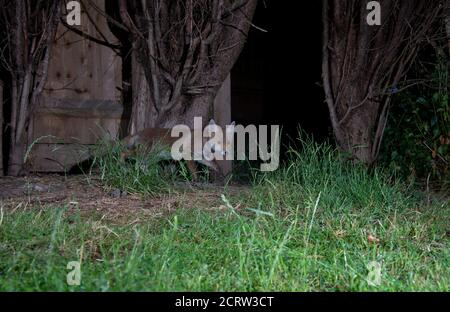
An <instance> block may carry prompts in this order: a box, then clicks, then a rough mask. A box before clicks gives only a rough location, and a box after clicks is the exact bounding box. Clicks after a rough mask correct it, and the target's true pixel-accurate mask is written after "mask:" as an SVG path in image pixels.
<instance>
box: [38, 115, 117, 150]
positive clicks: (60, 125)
mask: <svg viewBox="0 0 450 312" xmlns="http://www.w3.org/2000/svg"><path fill="white" fill-rule="evenodd" d="M118 132H119V120H117V119H111V118H79V117H65V116H59V115H40V116H38V117H37V118H35V120H34V136H33V141H36V140H38V141H39V142H40V143H77V144H96V143H97V142H98V141H99V140H101V139H103V138H110V139H115V138H116V137H117V134H118Z"/></svg>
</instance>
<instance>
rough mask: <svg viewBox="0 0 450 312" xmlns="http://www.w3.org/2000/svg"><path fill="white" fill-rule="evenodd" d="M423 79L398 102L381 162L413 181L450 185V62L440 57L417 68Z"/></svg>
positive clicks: (440, 185) (387, 130) (393, 111)
mask: <svg viewBox="0 0 450 312" xmlns="http://www.w3.org/2000/svg"><path fill="white" fill-rule="evenodd" d="M419 65H420V66H419ZM417 67H419V68H418V69H416V72H417V73H416V75H417V76H419V77H423V78H422V79H420V80H419V81H418V82H416V84H414V85H413V86H412V87H410V88H408V89H406V90H404V91H403V92H401V93H399V94H398V96H397V97H396V99H395V102H394V105H393V106H392V111H391V114H390V120H389V122H388V127H387V129H386V136H385V143H384V147H383V151H382V153H381V157H380V158H381V159H380V163H381V164H382V165H384V166H387V167H388V168H389V169H390V170H392V171H394V172H396V173H397V174H398V175H399V176H401V177H403V178H409V179H410V180H411V181H416V182H422V184H423V182H425V181H427V180H428V182H429V181H432V182H437V183H434V184H435V185H436V184H437V185H438V186H439V188H441V189H447V190H448V188H449V186H450V106H449V98H450V97H449V94H450V76H449V69H450V63H449V61H448V58H447V57H444V55H438V56H437V57H435V59H434V60H433V61H432V62H430V63H423V62H422V63H420V64H418V65H417Z"/></svg>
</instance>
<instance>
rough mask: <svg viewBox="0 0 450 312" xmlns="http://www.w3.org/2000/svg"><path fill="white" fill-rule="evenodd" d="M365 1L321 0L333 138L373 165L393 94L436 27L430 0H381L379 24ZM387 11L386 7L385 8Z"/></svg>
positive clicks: (324, 66)
mask: <svg viewBox="0 0 450 312" xmlns="http://www.w3.org/2000/svg"><path fill="white" fill-rule="evenodd" d="M366 4H367V1H357V0H324V1H323V23H324V30H323V35H324V38H323V64H322V72H323V82H324V91H325V96H326V102H327V105H328V109H329V113H330V119H331V122H332V127H333V132H334V135H335V138H336V141H337V143H338V145H339V147H340V148H341V150H343V151H344V152H346V153H348V154H349V155H351V159H354V160H357V161H361V162H364V163H366V164H368V165H372V164H373V163H374V162H375V161H376V159H377V157H378V153H379V150H380V147H381V141H382V138H383V134H384V129H385V126H386V122H387V117H388V113H389V105H390V102H391V98H392V94H394V93H396V92H397V90H398V89H400V88H401V86H399V84H400V83H401V79H402V78H403V77H404V76H405V74H406V72H407V70H408V68H409V65H410V64H411V62H412V61H413V59H414V58H415V56H416V54H417V50H418V48H419V46H420V44H421V43H422V42H424V41H425V40H424V38H425V37H426V36H427V35H428V33H429V32H430V31H431V30H432V29H433V28H434V26H435V22H436V21H437V20H438V18H439V13H440V10H441V8H440V7H439V5H436V3H435V1H434V0H409V1H400V0H385V1H382V2H381V16H382V25H381V26H370V25H368V23H367V16H368V14H369V13H370V12H369V11H368V10H367V9H366ZM388 12H389V13H388Z"/></svg>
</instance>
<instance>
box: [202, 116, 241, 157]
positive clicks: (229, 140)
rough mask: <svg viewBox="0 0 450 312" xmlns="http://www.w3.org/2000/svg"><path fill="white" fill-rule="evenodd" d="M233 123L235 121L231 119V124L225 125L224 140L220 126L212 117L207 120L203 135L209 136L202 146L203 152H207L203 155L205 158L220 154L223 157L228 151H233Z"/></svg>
mask: <svg viewBox="0 0 450 312" xmlns="http://www.w3.org/2000/svg"><path fill="white" fill-rule="evenodd" d="M235 125H236V123H235V122H234V121H233V123H231V125H229V126H227V127H226V131H225V140H224V137H223V130H222V128H221V127H220V126H218V125H217V124H216V122H215V121H214V120H213V119H212V120H211V121H210V122H209V124H208V126H207V127H206V128H205V131H204V136H205V137H207V138H209V140H208V141H207V142H206V143H205V146H204V153H205V152H206V154H207V155H205V156H206V158H211V157H213V156H214V155H220V156H222V158H223V159H225V157H226V156H227V155H228V153H229V152H230V151H233V144H234V126H235ZM224 141H225V143H224Z"/></svg>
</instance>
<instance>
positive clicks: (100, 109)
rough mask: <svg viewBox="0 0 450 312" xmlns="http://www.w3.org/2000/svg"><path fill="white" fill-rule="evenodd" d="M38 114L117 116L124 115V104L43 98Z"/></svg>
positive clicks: (82, 116) (86, 116)
mask: <svg viewBox="0 0 450 312" xmlns="http://www.w3.org/2000/svg"><path fill="white" fill-rule="evenodd" d="M36 113H37V114H47V115H51V114H54V115H63V116H67V117H81V118H91V117H93V118H116V119H120V118H122V115H123V105H122V104H121V103H120V102H115V101H108V100H104V101H100V100H76V99H57V98H43V99H42V101H41V105H40V106H39V107H38V108H37V109H36Z"/></svg>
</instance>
